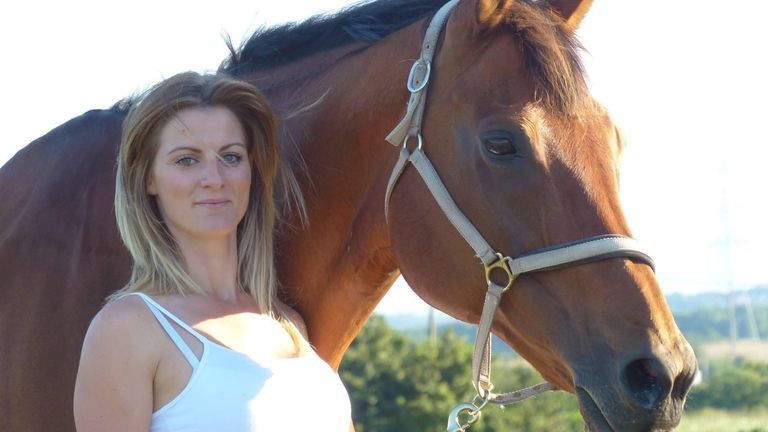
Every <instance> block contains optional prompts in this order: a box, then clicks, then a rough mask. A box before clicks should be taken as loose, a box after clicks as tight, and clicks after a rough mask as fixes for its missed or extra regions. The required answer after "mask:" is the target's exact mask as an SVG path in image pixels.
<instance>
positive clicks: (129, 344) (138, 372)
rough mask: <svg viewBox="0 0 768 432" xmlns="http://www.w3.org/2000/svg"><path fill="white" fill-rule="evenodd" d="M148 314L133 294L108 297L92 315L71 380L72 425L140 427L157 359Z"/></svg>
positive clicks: (147, 414) (145, 423)
mask: <svg viewBox="0 0 768 432" xmlns="http://www.w3.org/2000/svg"><path fill="white" fill-rule="evenodd" d="M152 319H153V318H152V315H151V312H149V310H148V309H147V307H146V306H145V305H144V304H143V301H142V300H141V299H140V298H138V297H136V296H127V297H123V298H120V299H117V300H114V301H111V302H109V303H108V304H106V305H105V306H104V307H103V308H102V309H101V310H100V311H99V312H98V313H97V314H96V316H95V317H94V318H93V320H92V321H91V324H90V326H89V327H88V331H87V333H86V336H85V340H84V342H83V350H82V353H81V356H80V366H79V368H78V374H77V381H76V384H75V395H74V408H75V421H76V423H77V429H78V430H83V431H96V430H141V429H144V430H146V429H145V428H146V427H147V426H148V425H149V419H150V417H151V414H152V389H153V379H154V372H155V369H156V367H157V362H158V360H159V355H158V351H157V344H155V343H153V339H154V338H153V337H152V333H153V329H152V327H151V324H153V323H152V322H151V320H152Z"/></svg>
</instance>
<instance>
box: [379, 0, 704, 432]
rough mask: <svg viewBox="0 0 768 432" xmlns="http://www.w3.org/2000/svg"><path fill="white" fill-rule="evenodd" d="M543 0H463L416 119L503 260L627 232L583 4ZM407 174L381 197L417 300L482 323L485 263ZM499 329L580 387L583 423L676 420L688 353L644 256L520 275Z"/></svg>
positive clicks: (635, 427)
mask: <svg viewBox="0 0 768 432" xmlns="http://www.w3.org/2000/svg"><path fill="white" fill-rule="evenodd" d="M550 3H551V4H550V5H543V4H542V3H541V2H540V3H535V4H534V3H528V2H513V1H491V0H472V1H462V2H460V3H459V5H458V6H457V7H456V9H455V10H454V11H453V13H452V14H451V17H450V19H449V20H448V23H447V26H446V29H445V33H444V37H443V39H442V44H441V46H440V47H439V48H438V52H437V55H436V57H435V61H434V62H433V65H432V75H431V83H430V88H429V98H428V100H427V103H426V111H425V114H424V123H423V126H422V130H423V136H424V144H423V148H424V152H425V153H426V155H427V156H428V157H429V159H431V160H432V163H433V164H434V165H435V167H436V170H437V172H438V173H439V175H440V178H441V179H442V181H443V183H444V184H445V186H446V188H447V190H448V191H449V192H450V194H451V195H452V196H453V199H454V200H455V201H456V203H457V204H458V207H459V208H460V209H461V210H462V211H463V213H464V214H465V215H466V216H467V217H468V219H469V220H470V221H471V222H472V223H473V224H474V225H475V226H476V227H477V229H478V231H479V232H480V233H482V235H483V236H484V237H485V239H487V241H488V242H489V243H490V245H491V246H492V247H493V248H494V249H495V250H497V251H499V252H502V253H504V254H506V255H509V256H511V257H516V256H519V255H523V254H525V253H527V252H530V251H532V250H536V249H540V248H544V247H547V246H552V245H557V244H561V243H566V242H572V241H576V240H580V239H583V238H587V237H591V236H596V235H602V234H622V235H626V236H629V235H630V230H629V227H628V225H627V221H626V220H625V218H624V215H623V213H622V209H621V205H620V202H619V189H618V184H619V178H618V177H619V176H618V162H619V157H620V155H621V150H622V142H621V137H620V134H619V133H618V132H617V128H616V127H615V126H614V124H613V123H612V122H611V119H610V117H609V116H608V114H607V113H606V112H605V110H604V109H603V108H602V107H601V106H600V105H599V104H598V103H596V102H595V101H594V100H593V99H592V98H591V97H590V95H589V93H588V90H587V87H586V85H585V81H584V77H583V73H582V70H581V66H580V63H579V59H578V56H577V53H576V48H577V43H576V42H575V41H574V39H573V30H574V29H575V27H576V26H577V25H578V22H579V20H580V19H581V17H582V16H583V14H584V13H585V12H586V9H587V7H588V5H585V4H582V3H589V2H582V3H579V2H571V3H573V4H567V5H562V4H558V3H559V2H556V1H552V2H550ZM562 3H567V2H562ZM415 171H416V170H413V169H407V170H405V172H404V173H403V175H402V177H401V178H400V180H399V183H398V186H397V188H396V189H395V192H394V193H393V194H392V197H391V203H390V209H389V213H390V215H389V216H390V220H389V223H390V229H391V236H392V243H393V245H394V249H395V251H396V254H397V256H398V261H399V263H400V268H401V271H402V273H403V275H404V276H405V278H406V280H408V281H409V283H410V284H411V285H412V286H413V287H414V289H415V290H416V291H417V293H418V294H419V295H420V296H421V297H422V298H424V299H425V300H426V301H427V302H429V303H430V304H432V305H434V306H435V307H437V308H439V309H441V310H443V311H446V312H447V313H449V314H451V315H453V316H454V317H456V318H459V319H462V320H465V321H468V322H477V321H478V319H479V316H480V313H481V310H482V307H483V299H484V296H485V292H486V289H487V285H486V282H485V275H484V274H483V267H482V266H481V265H479V264H478V261H477V259H476V258H475V257H474V256H473V255H474V252H473V250H472V249H471V248H470V247H469V246H468V245H467V242H466V241H465V240H464V239H463V238H462V237H461V236H460V235H459V233H458V232H457V230H456V229H455V228H454V226H453V225H451V223H449V221H448V220H447V218H446V216H445V215H444V214H443V211H441V209H440V208H439V207H438V205H437V204H436V202H435V200H434V199H433V198H432V197H431V196H430V193H429V191H428V190H427V188H426V187H425V185H424V183H423V182H422V180H421V178H419V175H418V174H417V173H416V172H415ZM425 269H429V271H425ZM493 330H494V333H496V334H497V335H498V336H500V337H501V338H502V339H503V340H505V341H506V342H507V343H509V344H510V345H512V346H513V347H514V348H515V349H516V350H517V351H518V352H519V353H520V354H521V355H522V356H523V357H525V358H526V359H527V360H528V361H529V362H531V364H533V366H534V367H536V368H537V369H538V370H539V371H540V372H541V374H542V375H543V376H544V378H545V379H547V380H548V381H550V382H551V383H553V384H554V385H555V386H556V387H559V388H561V389H564V390H568V391H571V392H575V393H576V394H577V396H578V398H579V402H580V405H581V410H582V413H583V414H584V417H585V420H586V421H587V424H588V425H589V427H590V429H594V430H601V431H602V430H622V431H641V430H642V431H645V430H667V429H670V428H672V427H674V426H675V425H676V424H677V422H678V421H679V418H680V413H681V411H682V405H683V403H684V399H685V395H686V393H687V391H688V387H689V386H690V383H691V381H692V377H693V374H694V372H695V370H696V363H695V359H694V357H693V352H692V350H691V348H690V346H689V345H688V343H687V342H686V341H685V339H684V338H683V336H682V335H681V333H680V332H679V330H678V329H677V327H676V325H675V323H674V320H673V318H672V315H671V314H670V311H669V309H668V307H667V305H666V303H665V300H664V297H663V295H662V293H661V291H660V289H659V285H658V282H657V281H656V279H655V277H654V273H653V270H652V269H651V268H650V267H649V266H648V265H646V264H643V263H639V262H633V261H631V260H629V259H622V258H613V259H606V260H601V261H598V262H591V263H585V264H578V265H572V266H568V267H564V268H560V269H556V270H552V271H545V272H537V273H530V274H525V275H522V276H520V277H519V278H518V279H517V280H516V281H515V283H514V284H513V285H512V287H511V289H509V290H508V291H507V292H506V293H505V294H504V296H503V298H502V300H501V305H500V310H499V311H498V312H497V314H496V317H495V321H494V324H493Z"/></svg>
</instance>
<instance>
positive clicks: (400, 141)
mask: <svg viewBox="0 0 768 432" xmlns="http://www.w3.org/2000/svg"><path fill="white" fill-rule="evenodd" d="M458 1H459V0H452V1H449V2H448V3H446V4H445V5H443V7H442V8H440V10H438V12H437V13H436V14H435V16H434V17H433V18H432V22H431V23H430V25H429V28H428V29H427V32H426V35H425V37H424V42H423V44H422V50H421V56H420V57H419V59H418V60H416V62H415V63H414V64H413V67H412V68H411V72H410V74H409V75H408V82H407V85H406V86H407V88H408V90H409V91H410V93H411V96H410V98H409V100H408V106H407V108H406V113H405V116H404V117H403V119H402V120H401V121H400V122H399V123H398V124H397V126H395V128H394V129H393V130H392V131H391V132H390V133H389V135H387V138H386V139H387V141H388V142H389V143H391V144H392V145H395V146H402V147H401V149H400V155H399V157H398V160H397V162H396V163H395V166H394V167H393V169H392V174H391V175H390V178H389V183H388V185H387V190H386V194H385V198H384V212H385V215H386V217H387V219H389V200H390V198H391V196H392V192H393V191H394V188H395V185H396V184H397V181H398V179H399V178H400V175H401V174H402V173H403V171H404V170H405V168H406V167H407V166H408V164H409V163H410V164H412V165H413V166H414V167H415V168H416V170H417V171H418V173H419V175H420V176H421V178H422V179H423V180H424V183H425V184H426V185H427V188H428V189H429V191H430V193H431V194H432V197H433V198H434V199H435V201H436V202H437V204H438V205H439V206H440V209H442V211H443V213H444V214H445V216H446V217H447V218H448V220H449V221H450V222H451V224H452V225H453V226H454V227H455V228H456V230H457V231H458V232H459V234H461V236H462V237H463V238H464V240H465V241H466V242H467V243H468V244H469V245H470V246H471V247H472V250H474V252H475V255H476V256H477V257H478V258H479V259H480V261H481V263H482V265H483V267H484V268H485V274H486V283H487V284H488V291H487V292H486V296H485V301H484V303H483V311H482V313H481V316H480V322H479V323H478V327H477V335H476V338H475V347H474V353H473V357H472V384H473V386H474V387H475V390H476V392H477V396H475V398H474V399H473V400H472V401H471V402H465V403H461V404H459V405H458V406H456V408H454V410H453V411H452V412H451V414H450V415H449V418H448V426H447V431H448V432H461V431H465V430H467V429H468V428H469V427H470V425H471V424H473V423H474V422H476V421H477V420H478V419H479V418H480V410H481V409H482V408H483V407H484V406H485V405H486V404H487V403H494V404H498V405H501V406H505V405H509V404H513V403H515V402H519V401H522V400H524V399H527V398H529V397H531V396H535V395H537V394H539V393H542V392H545V391H549V390H554V389H555V388H554V386H553V385H552V384H550V383H542V384H538V385H535V386H532V387H528V388H525V389H522V390H518V391H514V392H509V393H502V394H496V393H493V392H492V389H493V384H491V337H490V335H491V324H492V323H493V317H494V315H495V314H496V309H498V306H499V302H500V301H501V296H502V295H503V294H504V292H506V291H507V290H509V289H510V288H511V286H512V284H513V283H514V281H515V280H516V279H517V277H518V276H520V275H522V274H525V273H533V272H540V271H549V270H553V269H556V268H560V267H564V266H573V265H578V264H583V263H586V262H593V261H598V260H605V259H610V258H628V259H631V260H633V261H637V262H642V263H645V264H648V265H649V266H650V267H651V269H653V268H654V263H653V260H652V259H651V257H650V255H648V254H646V253H645V252H643V250H642V249H641V248H640V247H639V246H638V244H637V241H636V240H634V239H632V238H629V237H625V236H622V235H613V234H612V235H602V236H595V237H588V238H585V239H582V240H579V241H576V242H572V243H565V244H560V245H556V246H551V247H547V248H544V249H540V250H538V251H533V252H530V253H526V254H523V255H521V256H518V257H517V258H511V257H509V256H506V255H503V254H501V253H499V252H496V251H495V250H494V249H493V248H492V247H491V246H490V244H488V242H487V241H486V240H485V238H484V237H483V235H482V234H480V232H479V231H478V230H477V228H476V227H475V226H474V225H473V224H472V222H471V221H470V220H469V219H468V218H467V217H466V216H465V215H464V213H462V211H461V210H460V209H459V207H458V205H457V204H456V202H455V201H454V200H453V198H452V197H451V194H450V192H448V190H447V189H446V187H445V184H444V183H443V181H442V180H441V179H440V176H439V175H438V173H437V171H436V170H435V168H434V166H433V165H432V163H431V162H430V161H429V158H428V157H427V155H426V153H424V150H423V148H422V144H423V138H422V135H421V123H422V119H423V115H424V109H425V106H426V100H427V99H426V93H427V89H428V88H429V77H430V73H431V71H432V60H433V58H434V55H435V49H436V46H437V40H438V38H439V36H440V32H441V30H442V28H443V26H444V25H445V22H446V21H447V19H448V16H449V15H450V12H451V10H452V9H453V8H454V7H455V6H456V4H457V3H458ZM410 140H415V141H416V146H415V148H414V149H413V150H409V149H408V146H407V144H408V141H410ZM497 270H501V271H503V272H504V273H505V274H506V276H507V281H506V284H505V285H504V286H501V285H497V284H496V283H494V282H493V281H492V280H491V277H490V275H491V273H492V272H494V271H497ZM462 416H463V417H462ZM462 418H465V420H462Z"/></svg>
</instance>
